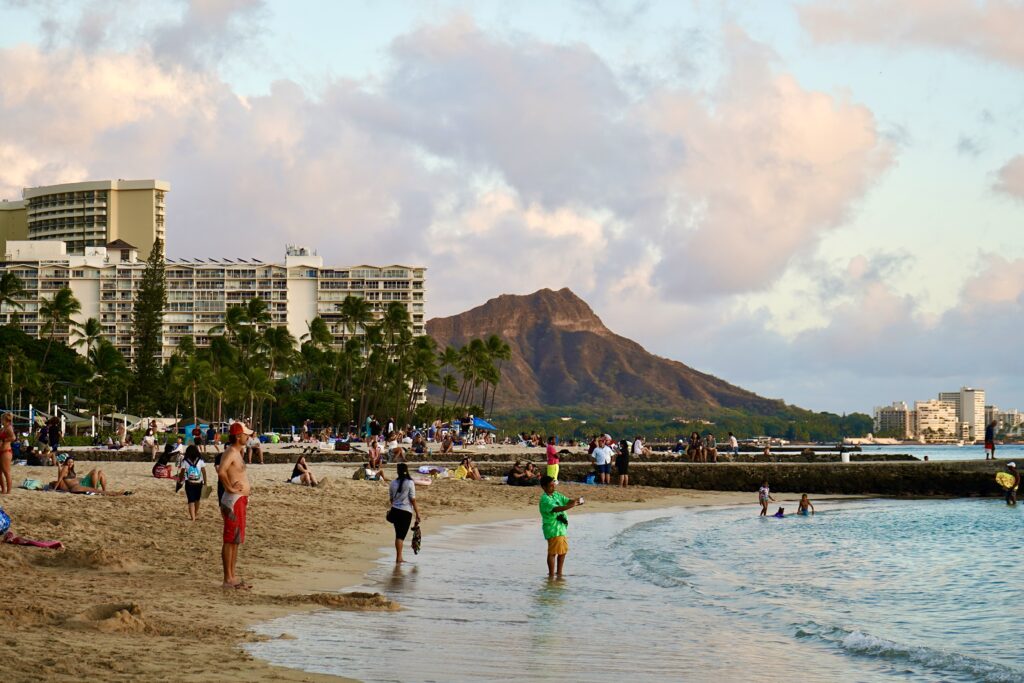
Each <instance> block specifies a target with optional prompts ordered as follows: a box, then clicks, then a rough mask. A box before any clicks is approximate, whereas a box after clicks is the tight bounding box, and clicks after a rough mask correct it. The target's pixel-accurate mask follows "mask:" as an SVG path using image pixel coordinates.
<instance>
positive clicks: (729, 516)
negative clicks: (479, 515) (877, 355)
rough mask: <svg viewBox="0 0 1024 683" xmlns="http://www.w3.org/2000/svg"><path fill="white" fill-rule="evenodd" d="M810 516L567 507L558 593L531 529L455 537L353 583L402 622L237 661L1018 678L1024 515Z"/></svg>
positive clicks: (504, 675)
mask: <svg viewBox="0 0 1024 683" xmlns="http://www.w3.org/2000/svg"><path fill="white" fill-rule="evenodd" d="M786 505H787V508H790V507H791V508H792V509H795V504H794V503H787V504H786ZM818 509H819V514H817V515H815V516H814V517H811V518H803V517H795V516H794V517H787V518H785V519H781V520H780V519H773V518H768V519H760V518H758V517H757V516H756V515H757V508H756V506H753V505H752V506H749V507H743V508H734V507H733V508H705V509H699V508H698V509H693V508H691V509H678V510H661V511H650V510H648V511H637V512H630V513H619V514H610V513H609V514H604V513H602V514H590V515H574V516H573V515H571V513H570V518H571V525H570V532H569V538H570V544H571V550H570V554H569V558H568V560H567V564H566V569H567V574H568V575H567V577H566V578H565V579H564V580H563V581H559V582H549V581H548V580H547V579H546V577H545V575H544V573H545V572H544V566H543V563H544V552H545V547H546V546H545V543H544V540H543V537H542V536H541V534H540V528H539V523H538V522H536V521H531V522H529V523H521V522H515V523H503V524H489V525H478V526H470V527H460V528H453V529H452V530H450V531H448V532H446V533H443V534H440V535H436V536H428V537H426V538H425V539H424V551H425V552H424V553H422V554H421V555H420V556H418V557H416V558H415V559H414V563H413V564H410V565H408V566H405V567H403V568H401V569H400V570H394V569H393V567H392V566H391V565H390V563H388V562H387V560H383V561H382V562H381V563H380V565H379V566H378V567H377V568H376V569H374V570H373V571H372V572H370V574H369V575H368V576H367V583H366V586H364V588H370V589H373V590H382V591H384V592H386V593H387V594H388V595H390V596H391V597H393V598H395V599H396V600H397V601H398V602H399V603H401V604H402V605H403V607H404V608H405V609H404V610H403V611H401V612H399V613H386V614H377V613H348V612H336V611H321V612H316V613H312V614H303V615H295V616H291V617H285V618H283V619H278V620H275V621H273V622H269V623H267V624H264V625H261V626H260V627H258V628H257V631H259V632H260V633H263V634H267V635H271V636H276V635H279V634H281V633H289V634H291V635H293V636H295V637H296V640H272V641H268V642H264V643H254V644H251V645H248V646H247V648H248V649H249V650H250V651H251V652H252V653H253V654H255V655H256V656H259V657H262V658H265V659H268V660H270V661H271V662H273V663H275V664H280V665H284V666H291V667H296V668H302V669H306V670H309V671H315V672H322V673H335V674H342V675H347V676H352V677H355V678H359V679H362V680H367V681H470V680H510V681H545V680H559V681H565V680H590V681H615V682H616V683H619V682H621V681H623V680H629V681H663V680H709V679H717V680H719V681H740V680H744V681H748V680H751V679H762V680H781V679H783V678H786V679H803V680H856V681H882V680H892V679H894V678H897V679H913V680H934V681H1020V680H1024V655H1021V654H1020V653H1019V652H1018V651H1017V643H1018V641H1019V635H1020V633H1021V628H1020V624H1019V621H1018V618H1017V617H1016V616H1015V613H1016V612H1017V610H1018V605H1019V603H1020V601H1021V597H1020V596H1021V593H1020V587H1021V586H1022V585H1024V584H1022V579H1024V576H1022V573H1024V572H1022V570H1021V569H1020V565H1019V562H1018V559H1019V556H1020V554H1021V550H1022V546H1024V541H1022V540H1021V538H1020V531H1021V528H1022V522H1024V517H1022V514H1024V513H1022V512H1021V511H1020V510H1016V509H1008V508H1007V507H1006V506H1005V505H1004V504H1003V503H1002V501H1001V500H991V499H989V500H977V499H975V500H966V499H965V500H954V501H852V502H844V503H824V502H823V503H822V504H821V505H819V506H818Z"/></svg>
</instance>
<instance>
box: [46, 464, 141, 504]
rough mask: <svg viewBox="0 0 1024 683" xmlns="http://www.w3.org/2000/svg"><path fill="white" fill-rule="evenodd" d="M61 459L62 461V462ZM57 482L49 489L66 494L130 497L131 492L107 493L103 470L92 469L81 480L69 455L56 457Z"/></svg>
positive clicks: (52, 483) (51, 484)
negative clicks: (65, 492)
mask: <svg viewBox="0 0 1024 683" xmlns="http://www.w3.org/2000/svg"><path fill="white" fill-rule="evenodd" d="M62 458H63V460H62ZM57 463H58V464H57V481H54V482H51V483H50V488H52V489H55V490H57V491H67V492H68V493H98V494H100V495H101V496H130V495H131V494H132V492H131V491H108V490H107V477H106V475H105V474H103V470H100V469H96V468H94V469H92V470H90V471H89V474H87V475H85V476H84V477H82V478H79V477H78V474H77V473H76V472H75V459H74V457H73V456H70V455H58V456H57Z"/></svg>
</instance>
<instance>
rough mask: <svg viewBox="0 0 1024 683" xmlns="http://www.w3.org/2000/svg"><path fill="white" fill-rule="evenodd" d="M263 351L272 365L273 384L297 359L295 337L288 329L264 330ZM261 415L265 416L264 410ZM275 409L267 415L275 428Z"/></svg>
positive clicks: (271, 328)
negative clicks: (276, 377) (277, 374)
mask: <svg viewBox="0 0 1024 683" xmlns="http://www.w3.org/2000/svg"><path fill="white" fill-rule="evenodd" d="M263 349H264V350H265V352H266V356H267V360H268V361H269V363H270V371H269V372H268V375H269V377H270V381H271V383H273V381H274V377H275V373H277V372H287V371H288V369H289V368H290V367H291V364H292V363H293V362H294V359H295V337H293V336H292V333H291V332H289V331H288V328H287V327H268V328H267V329H265V330H263ZM260 414H261V415H262V414H263V410H262V408H261V409H260ZM273 417H274V407H273V404H271V406H270V414H269V415H267V422H268V423H269V424H270V425H271V426H273V424H274V421H273Z"/></svg>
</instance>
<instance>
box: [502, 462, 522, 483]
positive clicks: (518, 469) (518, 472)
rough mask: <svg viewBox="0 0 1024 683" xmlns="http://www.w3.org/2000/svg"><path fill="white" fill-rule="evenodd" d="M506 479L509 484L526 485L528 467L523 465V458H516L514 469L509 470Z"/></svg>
mask: <svg viewBox="0 0 1024 683" xmlns="http://www.w3.org/2000/svg"><path fill="white" fill-rule="evenodd" d="M505 481H506V483H507V484H508V485H509V486H526V468H525V467H523V462H522V461H521V460H516V462H515V464H514V465H512V469H510V470H509V471H508V477H507V478H506V480H505Z"/></svg>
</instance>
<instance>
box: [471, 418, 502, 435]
mask: <svg viewBox="0 0 1024 683" xmlns="http://www.w3.org/2000/svg"><path fill="white" fill-rule="evenodd" d="M473 426H474V427H476V428H477V429H486V430H488V431H491V432H496V431H498V428H497V427H495V426H494V425H492V424H491V423H490V422H488V421H487V420H485V419H483V418H482V417H474V418H473Z"/></svg>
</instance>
